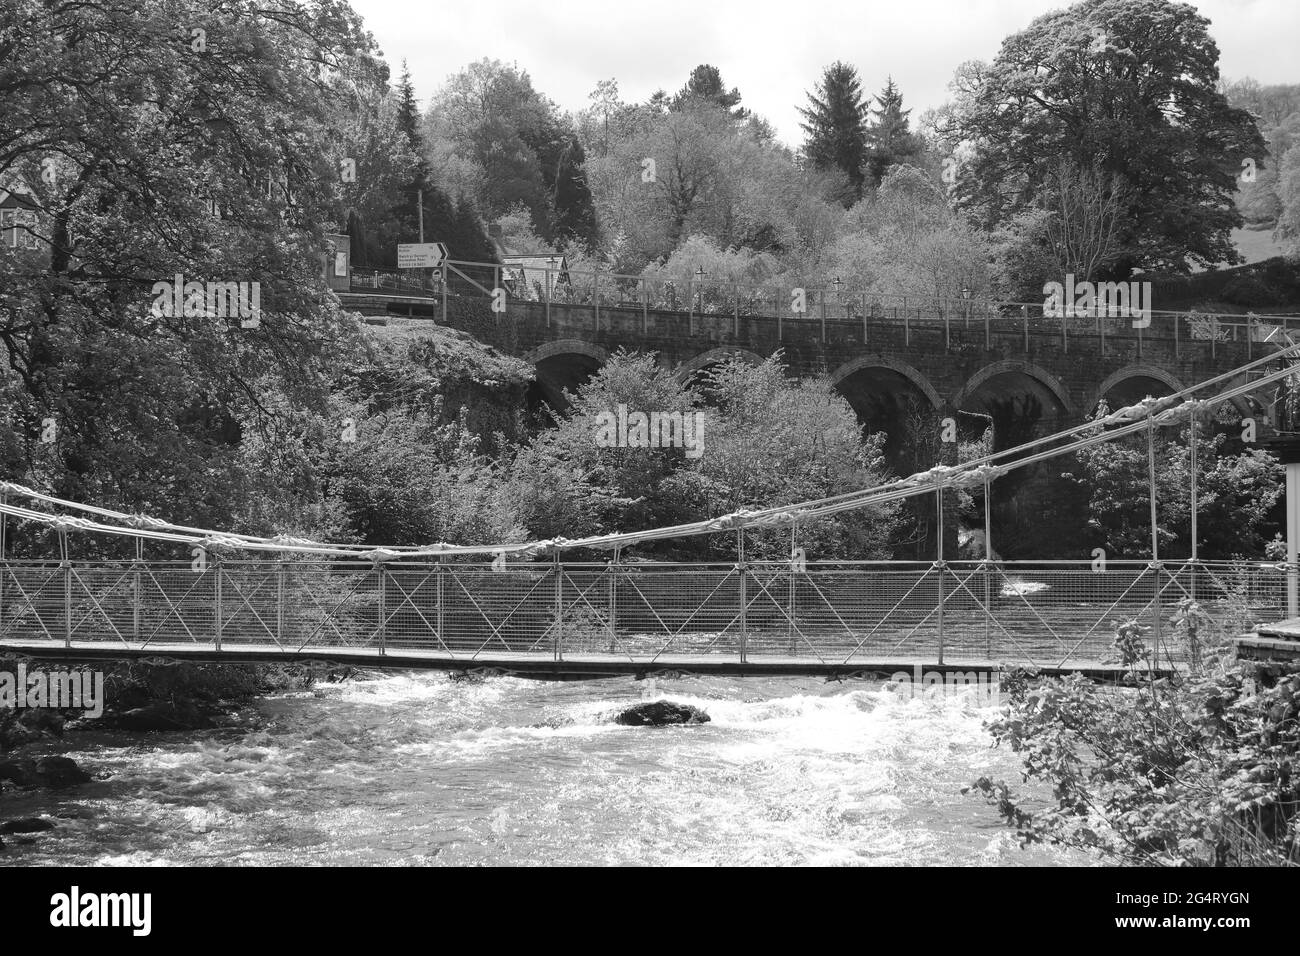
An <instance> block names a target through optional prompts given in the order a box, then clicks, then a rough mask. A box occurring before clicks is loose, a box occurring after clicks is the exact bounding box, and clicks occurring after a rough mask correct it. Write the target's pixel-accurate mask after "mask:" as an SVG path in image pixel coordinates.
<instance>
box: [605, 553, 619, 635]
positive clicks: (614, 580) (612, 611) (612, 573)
mask: <svg viewBox="0 0 1300 956" xmlns="http://www.w3.org/2000/svg"><path fill="white" fill-rule="evenodd" d="M618 571H619V565H618V547H617V546H615V548H614V560H613V561H611V562H610V564H609V571H608V574H609V652H610V653H611V654H613V653H614V649H615V648H616V647H617V646H618Z"/></svg>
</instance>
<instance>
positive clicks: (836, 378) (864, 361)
mask: <svg viewBox="0 0 1300 956" xmlns="http://www.w3.org/2000/svg"><path fill="white" fill-rule="evenodd" d="M868 368H886V369H889V370H890V371H891V372H897V373H898V374H899V375H901V376H903V377H904V378H906V379H907V380H908V381H909V382H911V383H912V384H913V385H915V386H916V387H917V389H918V390H919V391H920V392H921V393H922V394H924V395H925V397H926V399H927V400H929V402H930V405H931V407H932V408H940V407H942V405H943V399H942V398H941V397H940V396H939V392H938V390H937V389H936V388H935V387H934V386H933V385H931V384H930V380H929V379H928V378H926V377H925V375H924V374H922V373H921V372H920V371H919V370H918V369H916V368H915V367H913V366H911V365H908V364H907V363H906V362H900V361H898V360H897V359H891V358H885V357H884V356H883V355H877V356H864V357H863V358H856V359H854V360H853V361H851V362H845V363H844V364H843V365H841V366H840V367H839V368H837V369H836V370H835V371H834V372H832V373H831V385H839V383H840V382H842V381H844V380H845V379H846V378H848V377H849V376H850V375H853V374H854V373H855V372H860V371H862V370H863V369H868Z"/></svg>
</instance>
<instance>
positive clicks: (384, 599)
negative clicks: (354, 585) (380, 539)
mask: <svg viewBox="0 0 1300 956" xmlns="http://www.w3.org/2000/svg"><path fill="white" fill-rule="evenodd" d="M375 579H376V584H375V587H376V589H377V590H378V591H379V634H378V637H379V656H380V657H383V656H384V655H385V654H386V653H387V645H388V569H387V568H386V567H385V566H384V562H383V561H376V562H375Z"/></svg>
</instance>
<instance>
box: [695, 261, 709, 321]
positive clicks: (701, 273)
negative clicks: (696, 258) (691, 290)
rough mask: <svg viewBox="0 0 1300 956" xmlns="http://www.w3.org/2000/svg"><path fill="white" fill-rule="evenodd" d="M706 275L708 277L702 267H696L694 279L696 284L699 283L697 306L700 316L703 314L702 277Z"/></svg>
mask: <svg viewBox="0 0 1300 956" xmlns="http://www.w3.org/2000/svg"><path fill="white" fill-rule="evenodd" d="M707 275H708V273H707V272H705V271H704V266H698V267H697V268H696V269H695V279H696V281H697V282H699V283H700V304H699V311H700V313H701V314H702V313H703V312H704V284H703V283H704V277H705V276H707Z"/></svg>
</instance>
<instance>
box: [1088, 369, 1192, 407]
mask: <svg viewBox="0 0 1300 956" xmlns="http://www.w3.org/2000/svg"><path fill="white" fill-rule="evenodd" d="M1133 378H1149V379H1153V380H1155V381H1157V382H1160V383H1161V384H1162V385H1164V386H1166V387H1167V388H1168V389H1169V390H1170V391H1171V392H1180V391H1182V390H1183V388H1184V385H1183V383H1182V382H1180V381H1179V380H1178V379H1176V378H1175V377H1174V376H1172V375H1170V374H1169V373H1168V372H1166V371H1165V370H1164V369H1162V368H1160V367H1158V366H1155V365H1128V366H1125V367H1124V368H1122V369H1120V370H1119V371H1117V372H1113V373H1112V374H1110V375H1108V376H1107V377H1106V380H1105V381H1103V382H1102V383H1101V384H1100V385H1098V386H1097V389H1096V391H1094V392H1093V394H1092V398H1091V400H1090V401H1089V402H1088V409H1087V411H1088V412H1089V413H1091V412H1092V410H1093V409H1095V408H1096V407H1097V403H1098V402H1100V401H1101V400H1102V399H1103V398H1105V397H1106V394H1107V393H1108V392H1109V391H1110V390H1111V389H1113V388H1115V386H1117V385H1119V384H1121V383H1123V382H1126V381H1128V380H1129V379H1133ZM1113 410H1114V409H1113V408H1112V411H1113Z"/></svg>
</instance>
